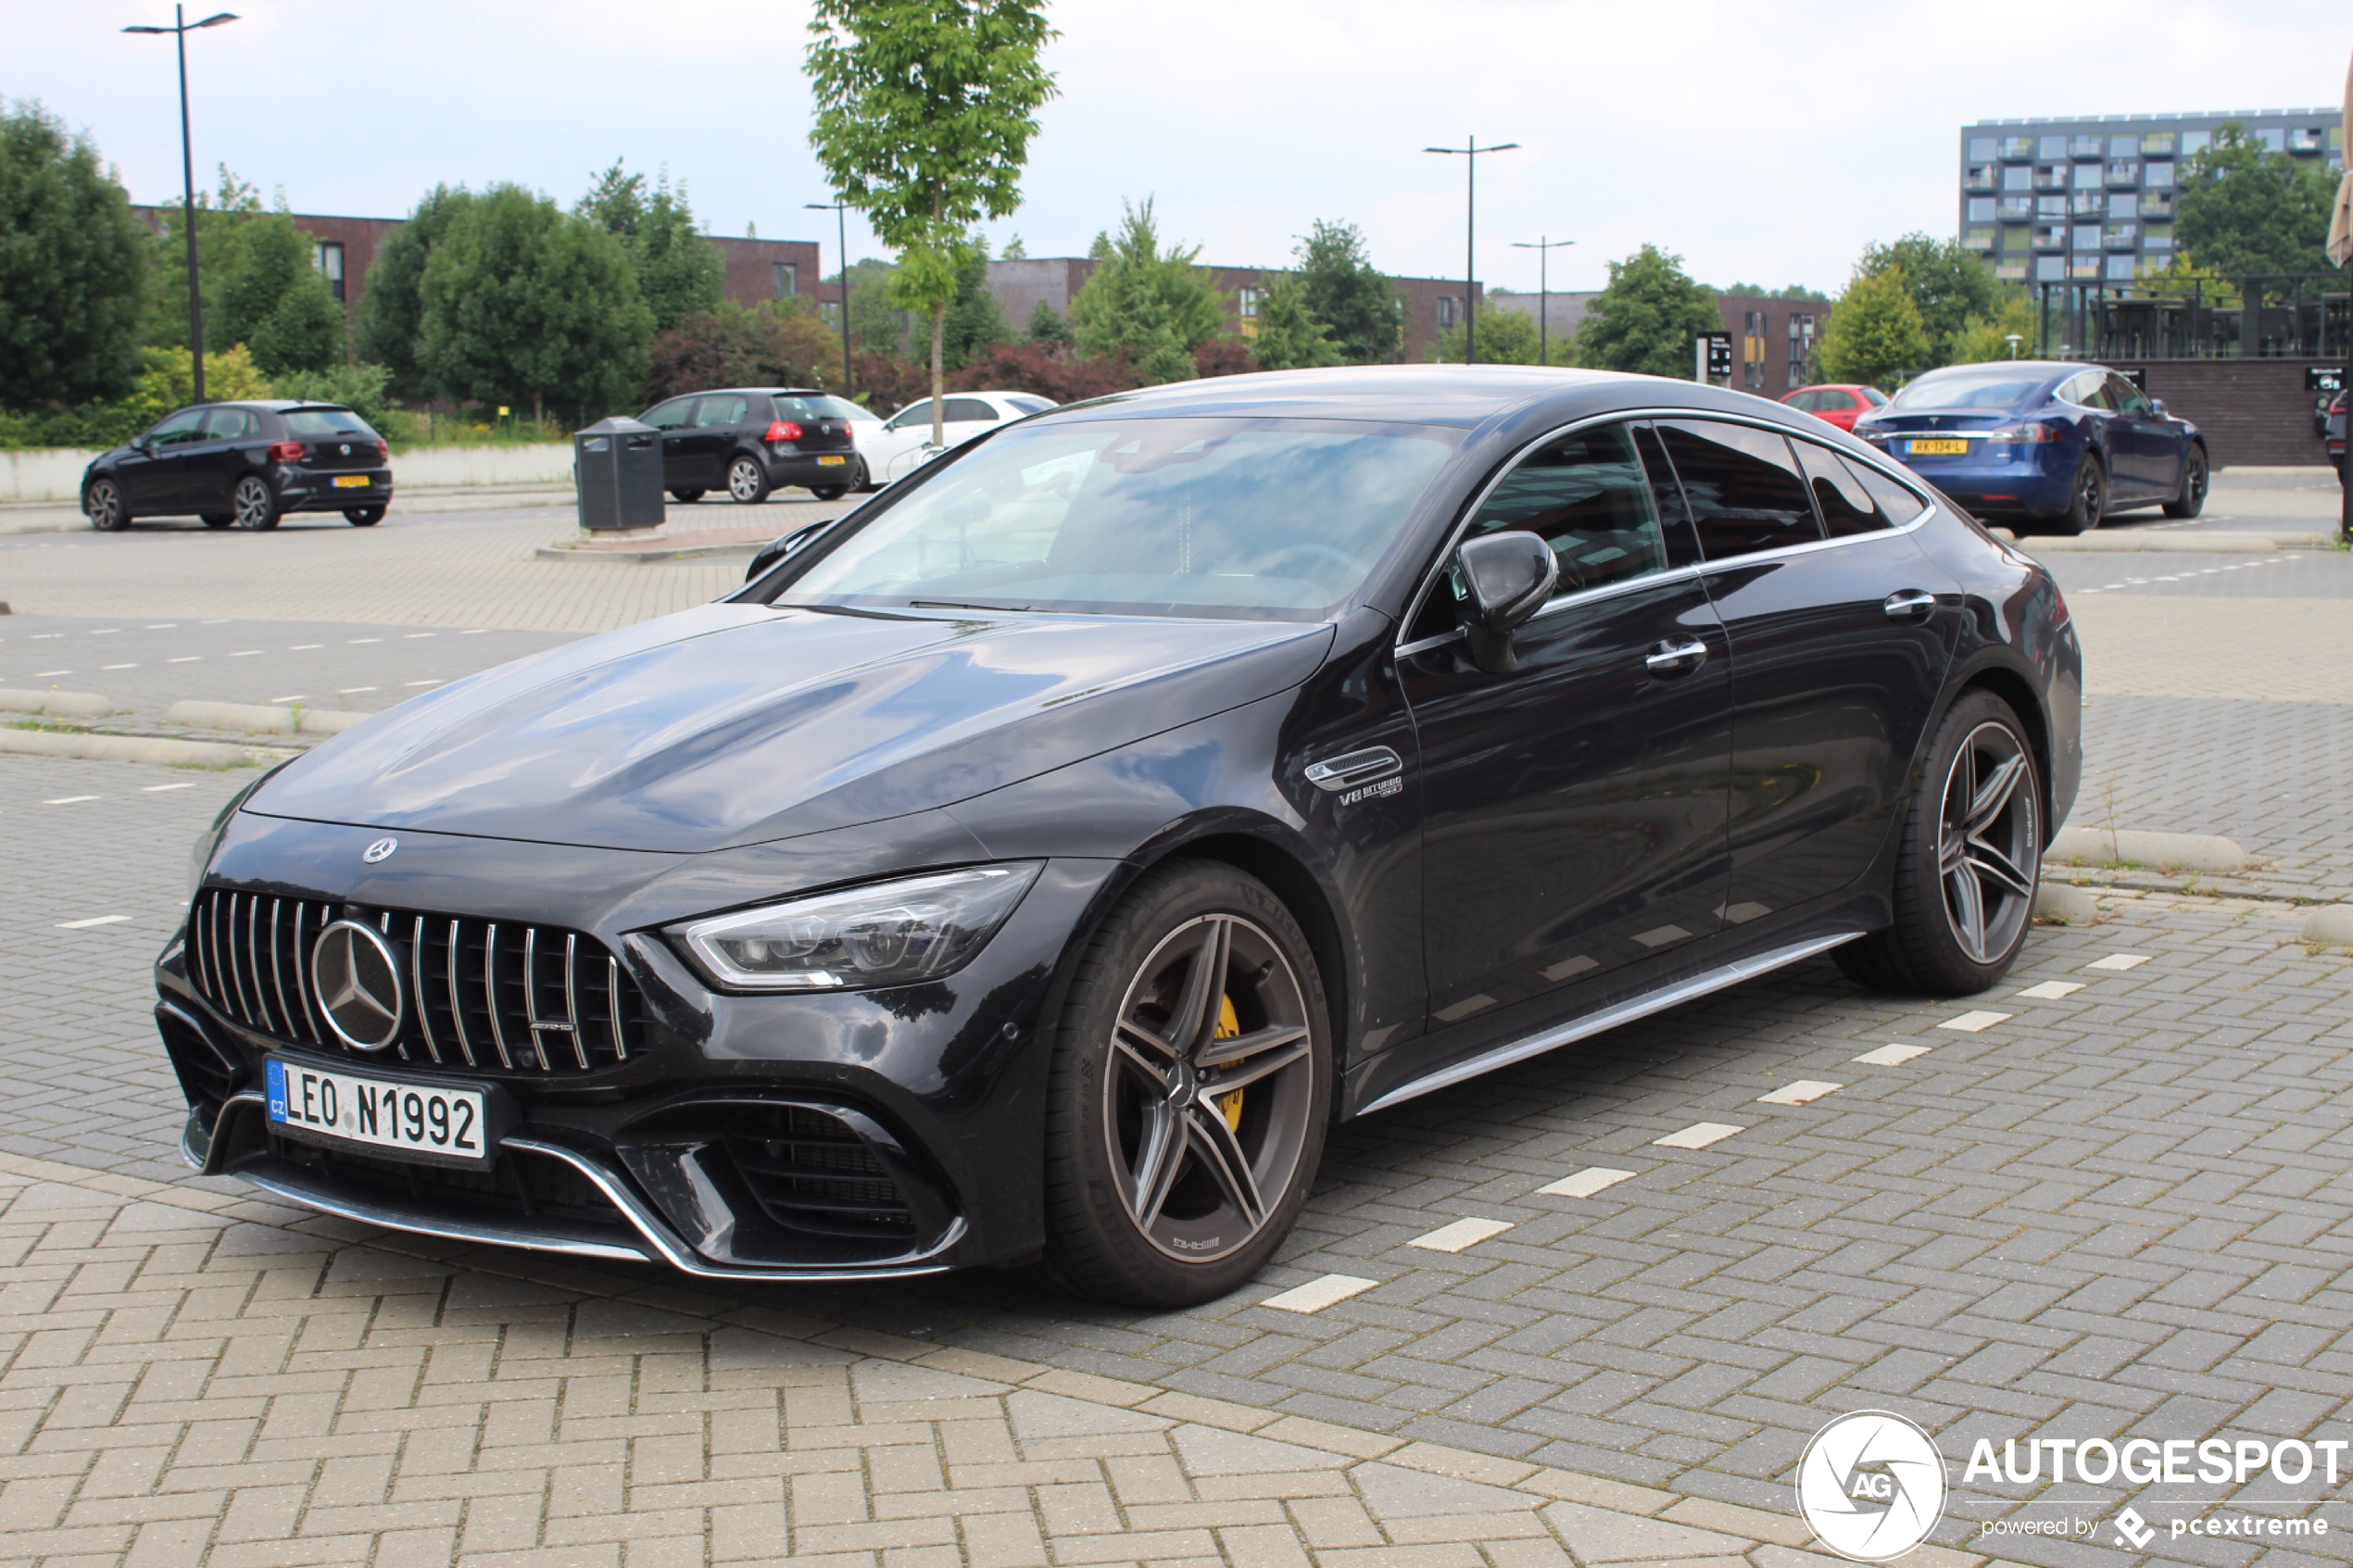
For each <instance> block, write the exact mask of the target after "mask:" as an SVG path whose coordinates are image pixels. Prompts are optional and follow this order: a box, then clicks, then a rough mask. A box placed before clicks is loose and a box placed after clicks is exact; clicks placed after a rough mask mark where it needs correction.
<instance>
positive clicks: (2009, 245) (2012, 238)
mask: <svg viewBox="0 0 2353 1568" xmlns="http://www.w3.org/2000/svg"><path fill="white" fill-rule="evenodd" d="M2027 236H2028V231H2027V230H2024V229H2005V230H2003V231H2002V254H2003V255H2005V256H2024V255H2025V254H2026V253H2027V252H2028V251H2030V250H2032V249H2033V248H2034V245H2033V243H2032V241H2031V240H2030V239H2029V238H2028V237H2027Z"/></svg>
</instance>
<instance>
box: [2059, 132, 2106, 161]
mask: <svg viewBox="0 0 2353 1568" xmlns="http://www.w3.org/2000/svg"><path fill="white" fill-rule="evenodd" d="M2107 152H2108V144H2107V143H2106V142H2104V141H2102V140H2101V139H2100V138H2099V137H2097V136H2078V137H2075V138H2074V139H2072V140H2071V141H2070V142H2069V143H2068V144H2067V156H2068V157H2104V156H2105V155H2106V154H2107Z"/></svg>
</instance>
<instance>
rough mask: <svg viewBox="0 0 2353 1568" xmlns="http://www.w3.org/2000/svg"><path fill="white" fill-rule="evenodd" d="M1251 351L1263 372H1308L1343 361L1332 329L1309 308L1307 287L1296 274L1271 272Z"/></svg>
mask: <svg viewBox="0 0 2353 1568" xmlns="http://www.w3.org/2000/svg"><path fill="white" fill-rule="evenodd" d="M1250 347H1251V352H1252V355H1254V356H1255V357H1256V358H1257V360H1258V368H1259V369H1260V370H1314V369H1315V368H1317V367H1318V366H1323V365H1337V364H1339V363H1340V345H1339V344H1338V343H1337V342H1335V341H1334V340H1333V337H1332V330H1331V328H1330V327H1329V326H1328V325H1327V324H1326V323H1324V322H1323V321H1320V320H1317V319H1316V317H1315V312H1314V311H1312V310H1310V309H1308V308H1307V285H1306V284H1305V282H1302V280H1301V278H1300V276H1299V274H1298V273H1296V272H1270V273H1268V274H1267V275H1266V291H1265V294H1263V295H1260V296H1259V300H1258V335H1257V336H1256V337H1254V338H1252V339H1251V340H1250Z"/></svg>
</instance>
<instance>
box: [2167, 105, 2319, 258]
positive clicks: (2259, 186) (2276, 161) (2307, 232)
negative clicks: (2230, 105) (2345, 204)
mask: <svg viewBox="0 0 2353 1568" xmlns="http://www.w3.org/2000/svg"><path fill="white" fill-rule="evenodd" d="M2335 194H2336V186H2335V184H2334V182H2332V181H2331V180H2330V179H2329V178H2328V176H2327V174H2326V173H2325V172H2324V171H2323V170H2322V169H2321V168H2320V167H2319V164H2318V162H2317V161H2315V163H2314V164H2313V165H2312V166H2311V167H2309V168H2307V167H2305V166H2303V165H2301V164H2299V163H2297V162H2296V159H2294V158H2292V157H2288V156H2287V155H2286V154H2285V153H2275V152H2271V151H2270V150H2269V149H2268V148H2266V147H2265V146H2264V145H2263V144H2261V143H2259V142H2258V141H2256V140H2254V139H2253V138H2252V137H2250V136H2248V135H2247V133H2246V127H2245V126H2243V125H2241V124H2239V123H2238V122H2237V121H2236V120H2233V121H2231V122H2229V123H2228V124H2226V125H2224V126H2223V127H2222V128H2221V129H2220V130H2219V131H2217V132H2214V143H2213V144H2212V145H2211V146H2208V147H2206V148H2204V149H2202V150H2201V151H2200V152H2199V153H2198V155H2197V156H2196V157H2194V158H2192V159H2191V160H2190V167H2189V174H2188V177H2187V178H2186V179H2185V180H2183V182H2182V192H2181V198H2180V201H2179V203H2178V211H2179V216H2178V217H2177V218H2176V220H2175V221H2174V224H2173V238H2174V241H2175V243H2176V244H2177V245H2179V246H2180V247H2181V248H2182V249H2183V250H2184V251H2187V252H2188V253H2189V256H2190V259H2191V260H2192V261H2193V262H2194V263H2196V266H2197V267H2198V269H2199V270H2202V271H2208V272H2219V273H2221V275H2222V276H2224V277H2227V278H2249V277H2255V276H2258V275H2259V274H2265V273H2278V272H2334V271H2336V270H2337V269H2336V268H2334V267H2332V266H2330V265H2329V258H2328V254H2327V252H2326V251H2325V250H2324V249H2323V248H2322V246H2323V245H2324V243H2325V242H2326V241H2327V239H2328V233H2329V207H2330V205H2331V201H2332V198H2333V197H2334V195H2335Z"/></svg>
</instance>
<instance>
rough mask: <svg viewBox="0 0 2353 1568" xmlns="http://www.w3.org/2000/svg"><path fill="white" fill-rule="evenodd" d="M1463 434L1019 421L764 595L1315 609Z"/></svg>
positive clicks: (1188, 611) (958, 604)
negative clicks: (1019, 422)
mask: <svg viewBox="0 0 2353 1568" xmlns="http://www.w3.org/2000/svg"><path fill="white" fill-rule="evenodd" d="M1460 439H1461V436H1460V433H1458V432H1455V431H1452V430H1445V429H1440V428H1435V427H1430V426H1423V425H1407V424H1374V423H1368V422H1363V421H1352V420H1246V419H1188V418H1176V419H1156V420H1153V419H1147V420H1121V419H1109V420H1066V421H1063V422H1059V423H1047V424H1037V425H1022V426H1019V427H1016V428H1014V429H1012V430H1008V431H1006V432H1004V433H1000V434H999V435H996V436H994V437H992V438H991V439H989V440H988V441H987V442H985V443H983V444H981V445H978V446H975V447H971V448H967V449H966V452H965V454H963V455H960V456H959V457H957V458H953V459H951V460H950V461H948V462H947V463H946V464H945V465H944V466H942V467H940V468H938V469H936V470H931V471H930V472H929V473H928V474H927V475H925V477H924V478H923V479H921V480H920V481H919V482H918V483H915V484H914V485H913V486H912V488H911V489H909V490H908V491H907V493H906V494H905V495H903V496H901V497H900V499H899V500H897V501H896V502H894V503H889V504H887V505H884V506H883V507H882V508H881V509H880V510H874V511H873V516H872V517H871V518H870V519H869V520H868V521H864V522H863V523H862V525H861V526H859V527H858V528H857V529H856V530H855V531H854V532H852V533H848V534H845V535H844V536H843V537H842V538H840V539H839V540H838V541H836V542H833V543H831V544H830V545H826V546H819V547H818V550H817V552H816V553H813V554H811V555H810V556H809V558H807V559H806V560H805V561H803V562H800V563H798V566H797V569H792V568H788V569H787V570H788V571H789V572H790V575H789V577H788V578H787V579H786V581H785V582H783V583H781V584H780V585H779V587H778V588H777V590H776V591H775V596H774V600H773V602H774V603H776V604H779V605H838V606H858V607H865V606H878V607H912V608H925V607H935V608H982V609H1010V610H1050V611H1063V612H1070V613H1085V614H1128V615H1183V616H1198V617H1214V618H1220V619H1227V620H1288V621H1307V620H1315V619H1317V618H1320V617H1321V616H1322V615H1324V614H1325V613H1326V612H1327V611H1328V610H1329V609H1330V608H1333V607H1334V606H1337V605H1339V604H1340V603H1342V602H1344V601H1345V600H1347V599H1348V598H1349V597H1350V596H1352V595H1353V594H1355V593H1356V592H1357V591H1358V590H1359V589H1360V588H1362V587H1363V586H1364V583H1365V578H1366V577H1367V576H1368V575H1369V574H1370V573H1371V571H1372V570H1373V568H1374V567H1375V565H1377V564H1378V562H1379V561H1380V560H1381V558H1383V557H1384V556H1385V555H1387V554H1388V552H1389V551H1390V549H1391V547H1393V546H1395V545H1396V544H1397V542H1398V536H1399V534H1400V533H1402V532H1403V529H1404V527H1405V524H1406V521H1407V520H1408V519H1410V518H1411V517H1412V516H1413V515H1414V512H1415V510H1416V508H1417V507H1418V506H1419V504H1420V502H1421V499H1422V496H1423V495H1424V493H1425V492H1426V491H1428V488H1429V486H1430V483H1431V482H1432V481H1433V480H1435V479H1436V478H1437V476H1438V472H1439V470H1440V469H1441V468H1442V467H1443V466H1444V465H1445V462H1446V459H1447V458H1449V457H1450V456H1451V455H1452V454H1453V450H1454V448H1455V445H1457V443H1458V442H1459V441H1460ZM869 510H873V508H869Z"/></svg>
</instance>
